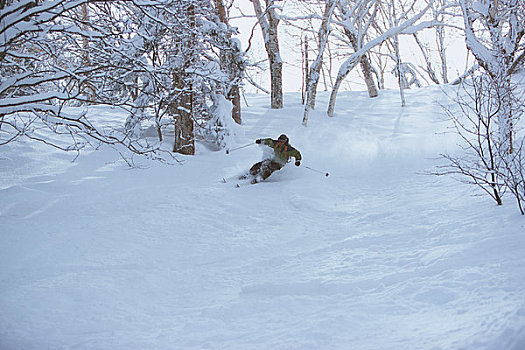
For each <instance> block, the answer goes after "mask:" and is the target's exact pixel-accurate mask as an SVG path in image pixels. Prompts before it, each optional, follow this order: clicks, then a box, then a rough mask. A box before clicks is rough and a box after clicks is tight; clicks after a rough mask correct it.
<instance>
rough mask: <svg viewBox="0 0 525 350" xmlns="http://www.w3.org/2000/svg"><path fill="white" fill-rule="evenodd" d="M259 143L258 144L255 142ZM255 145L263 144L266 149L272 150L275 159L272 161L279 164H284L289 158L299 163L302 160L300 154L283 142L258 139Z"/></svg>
mask: <svg viewBox="0 0 525 350" xmlns="http://www.w3.org/2000/svg"><path fill="white" fill-rule="evenodd" d="M257 141H260V142H257ZM257 141H256V142H257V143H261V144H264V145H266V146H268V147H271V148H273V151H274V153H275V157H274V159H273V160H275V161H276V162H279V163H281V164H283V165H284V164H286V163H288V161H289V160H290V158H291V157H294V158H295V161H296V162H297V161H300V160H301V159H302V157H301V153H300V152H299V151H298V150H296V149H295V148H294V147H292V146H291V145H290V144H285V143H284V142H279V141H277V140H272V139H270V138H268V139H259V140H257Z"/></svg>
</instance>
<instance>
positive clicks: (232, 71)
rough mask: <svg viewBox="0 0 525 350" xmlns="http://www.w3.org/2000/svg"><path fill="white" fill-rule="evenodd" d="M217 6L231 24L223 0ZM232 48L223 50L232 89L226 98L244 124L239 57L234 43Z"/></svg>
mask: <svg viewBox="0 0 525 350" xmlns="http://www.w3.org/2000/svg"><path fill="white" fill-rule="evenodd" d="M215 8H216V9H217V13H218V15H219V20H220V21H221V22H222V23H224V24H225V25H226V26H229V23H228V15H227V13H226V8H225V7H224V4H223V0H215ZM231 37H232V36H231V32H230V31H228V40H229V41H230V43H229V44H231ZM230 48H231V49H230V50H222V52H221V66H222V68H223V69H224V70H226V71H227V72H228V76H229V78H230V84H231V87H230V90H229V92H228V93H227V96H226V98H228V100H230V101H231V102H232V104H233V109H232V118H233V120H234V121H235V122H236V123H237V124H242V118H241V94H240V91H239V85H238V84H239V81H240V78H241V77H240V75H241V74H240V73H241V72H239V69H238V67H237V66H236V63H237V58H238V57H236V56H235V52H233V51H232V50H233V45H230Z"/></svg>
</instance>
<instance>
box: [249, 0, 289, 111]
mask: <svg viewBox="0 0 525 350" xmlns="http://www.w3.org/2000/svg"><path fill="white" fill-rule="evenodd" d="M251 1H252V4H253V8H254V10H255V14H256V15H257V19H258V21H259V25H260V26H261V30H262V34H263V39H264V46H265V48H266V53H267V54H268V61H269V64H270V86H271V93H270V95H271V108H272V109H280V108H283V77H282V74H283V73H282V71H283V61H282V60H281V55H280V53H279V40H278V35H277V26H278V25H279V18H278V16H277V14H276V13H275V9H274V8H272V7H271V6H272V5H273V2H274V0H266V9H265V11H264V12H263V10H262V8H261V3H260V2H259V0H251Z"/></svg>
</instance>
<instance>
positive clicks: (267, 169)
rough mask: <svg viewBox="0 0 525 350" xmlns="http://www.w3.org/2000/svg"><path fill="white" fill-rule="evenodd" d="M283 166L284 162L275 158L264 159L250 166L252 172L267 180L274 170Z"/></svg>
mask: <svg viewBox="0 0 525 350" xmlns="http://www.w3.org/2000/svg"><path fill="white" fill-rule="evenodd" d="M282 167H283V165H282V164H280V163H277V162H274V161H273V160H263V161H262V162H258V163H255V164H254V165H253V166H252V167H251V168H250V174H252V175H253V176H258V175H260V176H261V178H262V179H263V180H266V179H267V178H268V177H269V176H270V175H272V173H273V172H274V171H277V170H279V169H281V168H282Z"/></svg>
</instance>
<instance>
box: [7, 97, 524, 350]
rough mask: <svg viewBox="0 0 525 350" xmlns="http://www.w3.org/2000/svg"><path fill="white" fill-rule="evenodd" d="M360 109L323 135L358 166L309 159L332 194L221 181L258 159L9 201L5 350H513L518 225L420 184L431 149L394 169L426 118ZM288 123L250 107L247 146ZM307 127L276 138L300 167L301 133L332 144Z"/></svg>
mask: <svg viewBox="0 0 525 350" xmlns="http://www.w3.org/2000/svg"><path fill="white" fill-rule="evenodd" d="M394 96H395V95H394ZM417 96H418V95H417V94H416V95H414V96H410V95H409V97H412V99H413V100H415V99H416V97H417ZM343 97H344V94H343ZM255 101H256V102H255V103H256V106H258V104H257V103H260V102H257V99H256V100H255ZM358 101H359V103H356V104H355V105H352V107H351V108H349V112H348V114H352V116H351V117H350V118H349V121H348V122H349V123H351V124H352V125H354V124H355V125H356V126H358V127H356V128H342V130H341V131H340V133H339V134H336V135H332V137H333V138H335V139H336V140H343V139H345V138H350V139H351V140H352V143H351V144H352V145H354V148H353V151H354V153H352V152H349V151H348V150H346V149H336V148H330V147H331V146H327V147H328V149H327V150H326V152H328V153H331V156H333V157H335V158H336V159H335V160H332V159H331V158H329V159H326V158H323V157H321V156H319V157H317V158H316V157H311V158H310V159H308V158H306V159H305V162H307V161H308V162H310V163H305V164H315V165H316V166H317V167H320V168H323V169H324V168H325V167H326V168H328V169H330V171H331V175H330V177H328V178H325V177H324V176H322V175H321V176H319V174H316V173H313V172H307V171H306V170H304V169H300V168H295V167H292V166H288V167H287V168H286V169H283V171H281V172H280V173H278V174H275V175H272V177H271V178H270V179H269V180H268V181H267V182H265V183H261V184H256V185H253V186H243V187H241V188H233V186H229V183H228V184H222V183H220V179H221V176H224V177H228V176H232V175H234V174H236V173H240V172H241V171H242V170H245V169H246V168H247V167H249V166H250V165H251V164H252V163H253V162H255V161H257V159H258V152H259V151H258V150H257V149H255V148H252V149H243V150H241V151H238V152H235V153H232V154H231V155H230V156H226V155H223V154H217V153H205V154H203V155H201V156H200V157H198V158H196V159H195V160H193V161H190V162H187V164H186V165H184V166H175V168H173V167H169V166H165V165H161V164H153V165H151V166H150V168H148V169H145V170H144V169H131V170H130V169H127V168H126V166H125V164H123V163H122V162H121V161H119V160H118V159H116V158H115V157H116V156H115V155H114V154H111V153H102V156H101V155H100V154H98V153H92V154H89V155H86V156H83V157H81V159H80V160H79V161H78V164H77V165H75V166H72V167H67V168H65V169H64V170H63V172H62V173H58V174H55V175H52V176H51V175H48V176H40V175H41V174H40V173H38V174H36V175H39V176H37V177H33V178H28V179H26V180H24V181H22V182H21V183H20V184H17V185H13V186H9V187H7V188H5V189H3V190H2V191H1V195H2V197H1V198H2V199H1V200H0V231H1V232H2V235H1V236H0V237H1V238H0V246H1V247H2V248H0V252H1V254H0V265H1V266H2V269H1V271H0V295H1V298H0V348H1V349H42V350H45V349H361V350H366V349H491V350H496V349H511V350H518V349H522V348H525V332H523V329H524V328H525V300H524V298H523V295H525V294H524V292H525V282H523V273H522V271H523V270H522V267H523V266H524V264H525V254H524V253H523V247H524V246H525V235H523V232H524V231H525V230H524V229H523V228H524V224H523V221H522V218H520V217H518V215H516V214H515V213H514V211H515V209H514V208H512V206H511V205H510V203H509V204H507V206H506V207H504V208H496V207H495V206H494V205H493V204H492V203H491V202H489V201H488V200H487V199H486V198H483V197H472V196H471V195H470V194H471V188H469V187H468V186H465V185H461V184H458V183H457V182H455V181H453V180H452V179H448V178H435V177H430V176H428V175H421V172H422V171H424V170H425V168H426V166H431V165H432V164H434V163H433V160H431V159H430V157H428V156H429V155H432V154H433V147H436V148H439V147H438V146H439V145H438V146H436V145H435V143H433V144H429V145H427V146H423V147H422V148H421V149H418V150H410V151H411V152H413V153H411V154H408V155H406V158H404V156H403V155H402V154H403V153H406V152H403V151H406V147H405V146H403V144H404V143H406V144H410V143H412V142H413V138H414V137H417V138H424V137H425V135H423V136H416V135H417V134H418V133H419V132H421V131H422V130H423V129H425V128H424V125H423V126H420V125H419V124H418V126H419V127H421V128H422V130H413V128H411V126H410V125H407V123H406V118H409V116H410V115H412V118H415V117H417V116H420V115H421V114H424V113H425V111H427V110H428V106H426V107H425V105H424V104H423V102H421V103H419V102H418V103H414V104H413V106H412V107H410V106H409V107H407V109H406V111H399V112H396V111H392V112H391V113H393V114H394V115H395V113H398V116H397V117H396V118H395V119H394V120H391V119H389V121H390V122H391V124H389V123H388V122H383V121H381V122H378V120H377V119H378V118H379V119H380V118H381V116H382V115H384V114H385V111H386V110H388V109H389V108H390V109H391V108H392V104H393V102H392V101H395V99H394V97H391V96H390V95H388V96H387V97H384V98H382V99H378V102H377V106H376V108H374V109H371V111H372V112H369V113H367V114H366V118H365V116H359V115H354V114H353V113H351V112H352V110H353V109H352V108H355V109H356V110H359V109H360V108H363V107H364V106H365V105H366V103H368V100H366V101H365V100H364V99H363V98H358ZM365 102H366V103H365ZM261 104H262V103H261ZM296 107H297V106H295V105H293V104H292V105H291V107H289V109H290V110H288V111H287V110H285V111H283V112H282V113H281V114H279V115H277V116H275V117H273V118H272V121H271V122H268V120H263V117H264V118H269V117H270V116H271V112H270V111H267V110H266V109H264V108H259V109H258V108H257V107H254V108H253V109H251V110H250V111H251V112H248V113H247V117H246V118H247V122H246V126H245V129H246V135H245V137H246V139H247V140H251V139H255V138H257V137H261V136H266V135H270V136H272V135H274V134H276V133H277V134H278V133H279V131H278V130H279V127H278V125H281V123H282V121H283V120H284V119H285V118H289V117H288V115H287V113H289V112H290V111H291V110H293V108H296ZM320 108H321V109H322V108H323V107H320ZM250 113H252V115H251V118H250ZM264 113H266V115H262V116H261V114H264ZM339 113H342V112H339ZM319 115H320V114H317V115H316V114H315V113H313V114H312V121H311V123H312V124H314V125H316V123H321V122H320V121H319V120H316V119H315V118H316V116H317V118H318V119H320V117H319ZM255 117H256V118H255ZM339 118H341V116H339ZM365 119H366V121H365ZM337 123H339V122H337ZM294 125H295V124H294ZM316 126H319V128H313V127H310V129H300V128H299V127H298V128H295V127H291V128H289V130H288V133H289V134H291V135H292V137H291V138H292V143H293V140H294V139H296V140H297V141H298V143H299V145H298V148H299V149H301V150H302V151H303V154H314V149H313V148H312V147H310V146H309V145H308V143H307V142H306V140H310V139H312V137H314V136H313V134H312V131H311V130H312V129H313V130H315V133H316V134H317V135H316V136H315V137H316V138H319V139H321V140H322V139H324V138H326V137H329V135H330V133H333V132H334V128H333V127H326V129H323V127H322V126H321V125H316ZM425 130H426V129H425ZM374 133H377V134H378V135H374ZM382 136H383V137H382ZM427 136H428V135H427ZM430 137H433V136H430ZM411 140H412V141H411ZM398 141H399V143H398ZM341 142H342V141H341ZM336 143H337V141H336ZM400 144H401V145H400ZM389 146H392V147H389ZM396 147H399V149H396ZM331 156H330V157H331ZM392 157H393V158H394V159H393V161H388V160H389V159H390V158H392ZM420 158H421V159H420ZM414 159H420V160H418V162H417V163H416V164H413V162H412V161H413V160H414ZM383 160H384V162H383ZM303 163H304V162H303ZM336 164H337V165H338V167H336V166H335V165H336ZM378 164H381V166H378ZM217 169H223V174H219V175H218V174H217ZM202 170H204V171H202ZM196 175H198V176H196ZM6 179H7V180H6V181H13V180H12V179H11V178H7V177H6ZM117 184H118V185H117ZM488 213H490V214H488ZM494 232H496V233H494Z"/></svg>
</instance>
